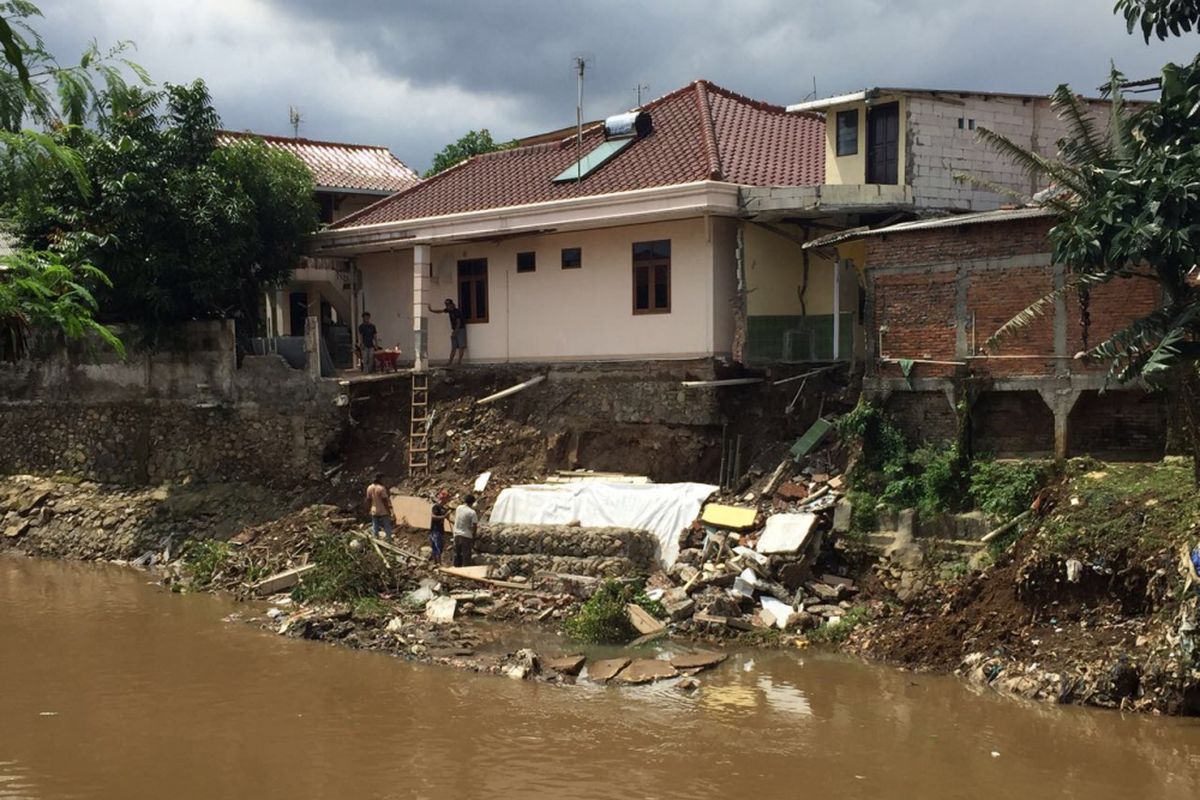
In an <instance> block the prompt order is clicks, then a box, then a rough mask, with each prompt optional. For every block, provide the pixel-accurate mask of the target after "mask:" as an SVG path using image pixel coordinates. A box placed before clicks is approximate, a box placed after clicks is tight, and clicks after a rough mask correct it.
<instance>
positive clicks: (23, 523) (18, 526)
mask: <svg viewBox="0 0 1200 800" xmlns="http://www.w3.org/2000/svg"><path fill="white" fill-rule="evenodd" d="M27 530H29V520H17V521H16V522H14V523H13V524H11V525H9V526H8V527H7V528H5V529H4V536H5V538H8V539H16V538H17V537H18V536H20V535H22V534H23V533H25V531H27Z"/></svg>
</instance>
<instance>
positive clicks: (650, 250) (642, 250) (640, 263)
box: [633, 239, 671, 314]
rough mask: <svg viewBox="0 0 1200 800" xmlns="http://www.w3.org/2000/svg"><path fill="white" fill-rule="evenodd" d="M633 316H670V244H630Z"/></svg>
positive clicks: (667, 241) (659, 242) (657, 242)
mask: <svg viewBox="0 0 1200 800" xmlns="http://www.w3.org/2000/svg"><path fill="white" fill-rule="evenodd" d="M633 313H635V314H669V313H671V240H670V239H659V240H658V241H654V242H634V243H633Z"/></svg>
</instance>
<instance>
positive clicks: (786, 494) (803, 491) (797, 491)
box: [775, 482, 808, 500]
mask: <svg viewBox="0 0 1200 800" xmlns="http://www.w3.org/2000/svg"><path fill="white" fill-rule="evenodd" d="M775 495H776V496H777V497H781V498H783V499H784V500H803V499H804V498H806V497H808V487H807V486H805V485H804V484H802V483H791V482H789V483H782V484H780V485H779V488H778V489H776V490H775Z"/></svg>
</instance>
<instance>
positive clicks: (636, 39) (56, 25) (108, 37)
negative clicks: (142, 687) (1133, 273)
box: [36, 0, 1200, 170]
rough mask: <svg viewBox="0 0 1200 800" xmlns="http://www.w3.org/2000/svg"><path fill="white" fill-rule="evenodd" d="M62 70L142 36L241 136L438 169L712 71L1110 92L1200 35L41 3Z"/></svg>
mask: <svg viewBox="0 0 1200 800" xmlns="http://www.w3.org/2000/svg"><path fill="white" fill-rule="evenodd" d="M39 2H40V5H41V7H42V10H43V12H44V14H45V17H46V18H45V19H44V20H41V21H40V22H38V23H36V24H37V25H38V27H39V29H40V30H41V32H42V33H43V35H44V36H45V37H46V39H47V42H48V44H49V45H50V47H51V48H52V50H53V52H55V53H56V54H57V55H58V57H59V58H60V60H67V59H69V58H71V59H73V58H74V57H75V54H77V53H78V52H79V51H80V50H81V48H82V47H83V45H84V44H85V43H86V41H87V40H88V39H91V38H95V39H97V40H99V42H100V44H102V45H105V44H110V43H113V42H115V41H117V40H121V39H130V40H133V41H134V42H135V43H136V44H137V48H138V49H137V53H136V54H135V55H134V59H135V60H137V61H138V62H140V63H141V64H142V65H143V66H144V67H146V68H147V69H148V70H149V71H150V73H151V75H152V76H153V77H154V79H155V80H156V81H159V82H163V81H170V82H175V83H179V82H184V81H190V80H192V79H194V78H197V77H200V78H203V79H204V80H205V81H206V82H207V83H208V85H209V89H210V90H211V92H212V94H213V98H214V101H215V104H216V107H217V110H218V111H219V112H220V114H221V117H222V119H223V122H224V124H225V126H226V127H228V128H232V129H236V130H243V129H250V130H254V131H258V132H262V133H277V134H288V133H290V132H291V129H290V126H289V124H288V106H289V105H295V106H297V107H298V108H299V109H300V110H301V113H302V115H303V123H302V125H301V129H300V133H301V135H302V136H307V137H309V138H314V139H332V140H339V141H355V142H363V143H368V144H382V145H386V146H387V147H389V148H391V150H392V151H393V152H395V153H396V155H398V156H399V157H400V158H401V159H403V160H404V161H405V162H406V163H408V164H409V165H410V166H412V167H414V168H416V169H418V170H423V169H425V168H426V167H427V166H428V165H429V163H430V161H431V160H432V157H433V154H434V153H435V152H436V151H437V150H439V149H440V148H441V147H442V146H443V145H444V144H445V143H446V142H448V141H453V140H454V139H457V138H458V137H459V136H460V135H461V134H462V133H463V132H465V131H467V130H470V129H475V128H489V129H490V130H491V131H492V134H493V135H494V136H495V137H496V138H497V139H498V140H499V139H509V138H513V137H519V136H526V135H529V134H533V133H536V132H539V131H545V130H551V129H555V128H560V127H564V126H567V125H572V124H574V122H575V75H574V72H573V68H572V58H573V57H574V56H576V55H579V54H585V55H587V56H588V57H589V58H590V59H591V64H590V66H589V67H588V70H587V75H586V85H585V90H584V93H585V97H584V106H585V111H584V113H585V115H586V117H588V118H592V119H596V118H600V117H604V116H607V115H609V114H613V113H618V112H620V111H623V110H626V109H628V108H631V107H633V106H634V105H636V90H635V87H636V86H637V85H638V84H643V85H646V84H648V85H649V87H650V88H649V90H648V91H647V92H646V95H645V97H646V98H649V97H656V96H658V95H660V94H664V93H666V92H668V91H671V90H672V89H675V88H678V87H679V86H682V85H684V84H686V83H688V82H690V81H692V80H694V79H696V78H707V79H709V80H711V81H714V82H715V83H718V84H720V85H722V86H725V87H727V88H729V89H732V90H734V91H737V92H741V93H743V94H747V95H750V96H751V97H755V98H758V99H761V100H766V101H769V102H773V103H779V104H788V103H794V102H799V101H800V100H803V99H805V98H806V97H807V96H810V95H811V93H812V91H813V79H814V77H815V79H816V86H817V93H818V95H820V96H827V95H832V94H839V93H843V92H847V91H854V90H858V89H862V88H865V87H869V86H908V87H922V88H962V89H977V90H993V91H1009V92H1030V93H1048V92H1050V91H1051V90H1052V89H1053V88H1054V87H1055V86H1056V85H1057V84H1059V83H1062V82H1066V83H1070V84H1071V85H1072V86H1073V87H1074V88H1075V89H1076V90H1077V91H1085V92H1088V93H1091V92H1093V90H1094V88H1095V87H1096V86H1097V85H1099V84H1100V83H1102V82H1103V80H1104V78H1105V77H1106V75H1107V73H1108V65H1109V60H1110V59H1112V60H1115V61H1116V62H1117V66H1118V67H1119V68H1121V69H1122V70H1123V71H1124V72H1125V73H1126V74H1127V75H1130V76H1131V77H1149V76H1152V75H1155V74H1157V72H1158V68H1159V67H1160V66H1161V65H1162V64H1163V63H1164V62H1165V61H1168V60H1176V61H1179V60H1184V59H1187V58H1190V56H1191V55H1192V54H1193V53H1194V52H1195V51H1196V49H1197V45H1198V44H1200V37H1197V36H1195V35H1192V36H1189V37H1187V38H1185V39H1184V40H1183V41H1174V42H1168V43H1166V44H1161V43H1157V42H1156V43H1154V44H1152V45H1149V46H1147V45H1145V44H1143V42H1142V40H1141V38H1140V37H1133V36H1129V35H1127V34H1126V33H1125V27H1124V24H1123V22H1122V21H1121V20H1120V19H1118V18H1117V17H1115V16H1113V15H1112V13H1111V9H1112V6H1113V0H1004V2H997V0H737V1H736V2H717V1H716V0H606V1H597V2H586V3H585V2H575V0H397V1H396V2H387V1H386V0H186V1H185V0H39Z"/></svg>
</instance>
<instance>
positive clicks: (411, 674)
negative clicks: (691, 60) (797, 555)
mask: <svg viewBox="0 0 1200 800" xmlns="http://www.w3.org/2000/svg"><path fill="white" fill-rule="evenodd" d="M251 611H253V609H250V608H249V607H248V606H245V605H238V604H235V603H233V602H231V601H229V600H227V599H225V598H220V597H213V596H209V595H187V596H173V595H171V594H169V593H167V592H165V591H163V590H162V589H161V588H159V587H157V586H154V585H151V584H150V583H149V582H148V578H147V576H146V575H145V574H142V573H139V572H136V571H133V570H128V569H123V568H119V567H112V566H107V565H97V564H80V563H64V562H48V561H39V560H34V559H23V558H12V557H0V798H38V799H40V798H76V797H78V798H112V799H113V800H116V799H117V798H121V800H127V799H128V798H180V799H182V798H254V799H255V800H259V799H260V798H261V799H262V800H268V799H270V798H290V799H292V800H299V799H300V798H377V797H378V798H386V797H397V798H400V797H404V798H407V797H429V798H456V799H457V798H475V797H489V798H493V797H496V798H506V797H521V798H571V799H572V800H586V799H587V798H706V797H717V798H729V800H749V799H751V798H776V797H780V798H783V797H787V798H792V797H829V798H859V797H861V798H923V799H926V800H938V799H940V798H971V799H972V800H981V799H982V798H1022V800H1031V799H1032V798H1051V797H1053V798H1087V799H1088V800H1099V799H1100V798H1172V799H1174V798H1178V799H1179V800H1185V798H1186V800H1194V798H1196V797H1200V723H1198V722H1196V721H1194V720H1172V719H1153V718H1140V717H1123V716H1122V715H1120V714H1117V713H1113V712H1095V711H1086V710H1080V709H1073V708H1052V707H1045V706H1035V705H1026V704H1022V703H1018V702H1016V701H1013V700H1009V699H1005V698H1000V697H997V696H994V695H992V694H989V693H986V692H983V693H981V692H974V691H972V690H970V689H968V688H966V687H964V686H963V685H962V684H961V683H960V682H958V681H956V680H954V679H952V678H937V677H930V676H925V675H913V674H910V673H905V672H900V671H896V670H892V669H887V668H883V667H876V666H870V665H865V664H860V663H857V662H855V661H849V660H845V659H840V658H836V657H833V656H822V655H819V654H813V653H802V652H759V651H745V652H740V653H737V654H735V655H734V656H733V657H732V658H731V659H730V660H729V661H728V662H726V663H725V664H724V665H722V666H721V667H720V668H718V670H716V671H714V672H709V673H705V674H703V675H702V676H701V677H702V679H703V688H702V689H701V691H700V692H699V693H698V695H697V696H694V697H685V696H683V695H682V694H680V693H679V692H678V691H677V690H675V689H673V688H671V687H669V686H664V685H659V686H653V687H642V688H632V689H631V688H615V687H598V686H584V685H580V686H575V687H563V686H551V685H546V684H539V683H533V682H516V681H512V680H509V679H506V678H499V677H492V676H478V675H473V674H467V673H462V672H458V671H455V670H452V669H449V668H445V667H434V666H423V665H413V664H409V663H406V662H404V661H401V660H398V659H395V658H391V657H389V656H385V655H381V654H377V653H366V652H352V651H348V650H343V649H339V648H335V647H330V646H327V645H322V644H317V643H313V642H305V641H298V640H292V639H285V638H283V637H275V636H271V635H269V634H267V633H264V632H262V631H260V630H258V629H256V628H255V627H253V626H251V625H247V624H245V623H244V622H238V621H235V620H228V621H227V618H228V617H229V615H231V614H234V613H237V612H241V613H247V612H251Z"/></svg>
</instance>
